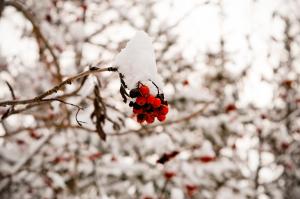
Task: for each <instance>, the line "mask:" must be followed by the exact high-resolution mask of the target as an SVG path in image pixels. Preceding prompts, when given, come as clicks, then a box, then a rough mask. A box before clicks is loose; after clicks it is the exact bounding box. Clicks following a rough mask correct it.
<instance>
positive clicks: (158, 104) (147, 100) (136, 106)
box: [129, 83, 169, 124]
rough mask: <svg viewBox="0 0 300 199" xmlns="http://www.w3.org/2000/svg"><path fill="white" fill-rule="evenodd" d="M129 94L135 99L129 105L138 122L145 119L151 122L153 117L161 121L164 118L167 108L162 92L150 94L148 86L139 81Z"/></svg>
mask: <svg viewBox="0 0 300 199" xmlns="http://www.w3.org/2000/svg"><path fill="white" fill-rule="evenodd" d="M129 95H130V97H131V98H134V99H135V102H133V101H131V102H130V103H129V106H130V107H132V111H133V113H134V114H136V116H137V121H138V122H139V123H143V122H144V121H146V122H147V123H148V124H151V123H153V122H154V120H155V118H157V119H158V120H159V121H161V122H162V121H164V120H165V119H166V115H167V113H168V112H169V108H168V103H167V101H165V100H164V95H163V94H160V93H159V92H158V94H157V95H156V96H155V97H154V96H153V95H151V94H150V89H149V88H148V86H146V85H143V84H141V83H139V84H138V86H137V88H134V89H132V90H131V91H130V93H129Z"/></svg>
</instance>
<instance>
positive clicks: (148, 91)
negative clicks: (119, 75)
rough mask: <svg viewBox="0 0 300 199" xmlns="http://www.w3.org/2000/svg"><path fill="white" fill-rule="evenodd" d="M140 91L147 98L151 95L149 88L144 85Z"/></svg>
mask: <svg viewBox="0 0 300 199" xmlns="http://www.w3.org/2000/svg"><path fill="white" fill-rule="evenodd" d="M139 90H140V93H141V94H142V95H143V96H144V97H147V96H148V95H149V94H150V90H149V88H148V86H144V85H142V86H140V88H139Z"/></svg>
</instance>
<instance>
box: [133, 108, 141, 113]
mask: <svg viewBox="0 0 300 199" xmlns="http://www.w3.org/2000/svg"><path fill="white" fill-rule="evenodd" d="M132 111H133V113H135V114H140V113H143V109H136V108H133V110H132Z"/></svg>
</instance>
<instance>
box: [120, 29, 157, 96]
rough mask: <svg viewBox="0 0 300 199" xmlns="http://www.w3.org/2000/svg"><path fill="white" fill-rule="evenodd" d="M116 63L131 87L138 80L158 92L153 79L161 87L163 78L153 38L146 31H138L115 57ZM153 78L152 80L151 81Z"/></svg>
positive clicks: (130, 87)
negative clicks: (159, 72)
mask: <svg viewBox="0 0 300 199" xmlns="http://www.w3.org/2000/svg"><path fill="white" fill-rule="evenodd" d="M115 65H116V66H117V67H118V70H119V72H120V73H121V74H123V75H124V77H125V78H124V80H125V83H126V85H127V86H128V88H129V89H133V88H135V87H136V85H137V83H138V82H141V83H143V84H146V85H147V86H149V88H150V91H151V93H153V94H155V93H157V89H156V88H155V86H154V85H153V84H152V82H151V81H153V82H154V83H155V84H156V85H157V86H158V87H159V88H160V89H161V88H162V80H161V78H160V77H159V75H158V74H157V68H156V60H155V54H154V48H153V46H152V39H151V38H150V37H149V35H148V34H147V33H145V32H144V31H137V32H136V34H135V36H134V37H133V38H132V39H131V40H130V41H129V42H128V43H127V45H126V47H125V48H124V49H122V50H121V52H120V53H119V54H118V55H117V56H116V58H115ZM150 80H151V81H150Z"/></svg>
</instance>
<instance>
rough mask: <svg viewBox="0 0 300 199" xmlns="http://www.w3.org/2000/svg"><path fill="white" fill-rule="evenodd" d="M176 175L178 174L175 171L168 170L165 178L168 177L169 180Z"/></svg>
mask: <svg viewBox="0 0 300 199" xmlns="http://www.w3.org/2000/svg"><path fill="white" fill-rule="evenodd" d="M175 175H176V173H175V172H173V171H166V172H165V173H164V176H165V178H166V179H167V180H170V179H171V178H173V177H174V176H175Z"/></svg>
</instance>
